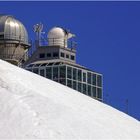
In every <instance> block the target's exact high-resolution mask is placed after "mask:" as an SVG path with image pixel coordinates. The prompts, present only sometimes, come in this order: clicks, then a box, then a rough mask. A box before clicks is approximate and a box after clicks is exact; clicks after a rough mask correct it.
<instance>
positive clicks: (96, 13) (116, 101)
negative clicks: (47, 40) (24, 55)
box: [0, 1, 140, 120]
mask: <svg viewBox="0 0 140 140" xmlns="http://www.w3.org/2000/svg"><path fill="white" fill-rule="evenodd" d="M0 7H1V8H0V13H1V14H10V15H13V16H14V17H15V18H17V19H18V20H20V21H21V22H23V24H24V25H25V26H26V28H27V30H28V33H29V36H30V39H33V38H34V36H35V35H34V32H33V25H34V24H36V23H39V22H42V23H43V24H44V31H45V32H48V31H49V29H50V28H52V27H53V26H62V27H64V28H67V29H70V30H71V32H72V33H75V34H76V38H75V40H76V41H77V44H78V45H77V62H78V63H79V64H82V65H84V66H86V67H88V68H90V69H92V70H94V71H97V72H100V73H102V74H103V77H104V81H103V82H104V83H103V86H104V100H105V102H106V103H107V104H110V105H111V106H113V107H115V108H117V109H119V110H121V111H123V112H126V100H127V99H128V113H129V115H131V116H133V117H135V118H137V119H138V120H140V109H139V106H140V101H139V100H140V2H72V1H71V2H48V1H46V2H16V1H15V2H0Z"/></svg>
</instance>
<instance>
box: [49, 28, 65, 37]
mask: <svg viewBox="0 0 140 140" xmlns="http://www.w3.org/2000/svg"><path fill="white" fill-rule="evenodd" d="M65 35H66V33H65V31H64V29H62V28H60V27H53V28H52V29H51V30H50V31H49V33H48V36H47V37H48V39H61V38H63V39H64V38H65Z"/></svg>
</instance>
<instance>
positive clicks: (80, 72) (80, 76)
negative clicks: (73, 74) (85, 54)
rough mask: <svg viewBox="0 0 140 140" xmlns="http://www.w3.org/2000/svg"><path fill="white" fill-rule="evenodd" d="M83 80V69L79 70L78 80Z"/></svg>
mask: <svg viewBox="0 0 140 140" xmlns="http://www.w3.org/2000/svg"><path fill="white" fill-rule="evenodd" d="M81 80H82V71H81V70H78V81H81Z"/></svg>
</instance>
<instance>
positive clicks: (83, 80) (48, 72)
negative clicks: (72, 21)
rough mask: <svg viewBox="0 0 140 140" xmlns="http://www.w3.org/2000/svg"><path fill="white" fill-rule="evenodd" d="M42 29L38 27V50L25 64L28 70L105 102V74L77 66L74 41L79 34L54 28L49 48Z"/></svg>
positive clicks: (50, 33) (50, 34)
mask: <svg viewBox="0 0 140 140" xmlns="http://www.w3.org/2000/svg"><path fill="white" fill-rule="evenodd" d="M41 30H42V27H41V26H39V25H37V26H36V29H35V32H36V33H37V37H38V41H37V43H36V50H35V51H34V52H33V54H32V55H31V57H30V58H29V59H28V60H27V62H26V63H25V69H27V70H29V71H32V72H34V73H36V74H39V75H41V76H43V77H46V78H49V79H51V80H54V81H56V82H59V83H61V84H63V85H66V86H68V87H70V88H73V89H74V90H77V91H79V92H81V93H83V94H85V95H88V96H90V97H92V98H95V99H97V100H99V101H102V100H103V96H102V74H100V73H97V72H94V71H92V70H89V69H88V68H86V67H83V66H81V65H79V64H77V63H76V49H75V47H74V45H73V44H74V43H73V42H72V41H70V40H71V38H73V37H74V36H75V35H74V34H72V33H70V32H69V31H68V30H65V29H63V28H61V27H54V28H52V29H51V30H50V31H49V32H48V35H47V45H42V43H41V40H40V34H41Z"/></svg>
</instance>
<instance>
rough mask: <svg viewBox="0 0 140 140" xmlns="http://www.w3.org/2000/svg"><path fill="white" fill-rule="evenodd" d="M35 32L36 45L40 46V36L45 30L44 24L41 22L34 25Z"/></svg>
mask: <svg viewBox="0 0 140 140" xmlns="http://www.w3.org/2000/svg"><path fill="white" fill-rule="evenodd" d="M33 28H34V32H35V33H36V47H39V45H40V37H41V33H42V30H43V24H42V23H39V24H36V25H34V27H33Z"/></svg>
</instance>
